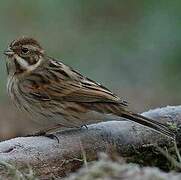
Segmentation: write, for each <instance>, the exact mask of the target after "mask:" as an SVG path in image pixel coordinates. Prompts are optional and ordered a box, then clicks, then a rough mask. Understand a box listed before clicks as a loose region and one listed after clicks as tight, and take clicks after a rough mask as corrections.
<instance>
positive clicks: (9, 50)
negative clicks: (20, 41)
mask: <svg viewBox="0 0 181 180" xmlns="http://www.w3.org/2000/svg"><path fill="white" fill-rule="evenodd" d="M4 54H5V55H6V56H12V55H13V54H14V52H13V51H12V50H11V49H10V48H8V49H7V50H5V51H4Z"/></svg>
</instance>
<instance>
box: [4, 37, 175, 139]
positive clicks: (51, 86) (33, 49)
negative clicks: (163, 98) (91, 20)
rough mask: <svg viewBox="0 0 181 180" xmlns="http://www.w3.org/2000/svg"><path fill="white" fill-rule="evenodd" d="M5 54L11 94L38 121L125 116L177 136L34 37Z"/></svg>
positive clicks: (75, 122) (84, 121)
mask: <svg viewBox="0 0 181 180" xmlns="http://www.w3.org/2000/svg"><path fill="white" fill-rule="evenodd" d="M5 54H6V55H7V56H8V59H7V60H6V66H7V72H8V83H7V89H8V94H9V96H10V97H11V99H12V100H13V102H14V103H15V104H16V105H17V106H18V107H19V108H20V109H23V110H25V111H26V112H28V113H29V114H30V115H31V116H34V119H37V120H38V121H44V120H48V121H49V122H50V121H51V122H52V124H53V123H55V124H58V125H62V126H64V127H81V126H83V125H88V124H93V123H97V122H101V121H106V120H109V119H110V116H114V117H116V118H117V120H119V119H118V117H124V118H127V119H129V120H132V121H134V122H137V123H139V124H142V125H144V126H147V127H149V128H152V129H154V130H156V131H158V132H160V133H163V134H165V135H167V136H169V137H171V138H174V134H173V133H172V132H171V131H170V130H169V128H168V127H167V126H166V125H163V124H161V123H159V122H157V121H154V120H152V119H149V118H146V117H144V116H141V115H139V114H136V113H133V112H131V111H129V110H128V108H127V103H126V102H125V101H122V100H121V99H120V98H119V97H117V96H116V95H115V94H113V93H112V92H111V91H109V90H108V89H107V88H105V87H104V86H102V85H101V84H98V83H96V82H94V81H92V80H90V79H88V78H87V77H85V76H83V75H81V74H80V73H79V72H77V71H75V70H73V69H72V68H71V67H69V66H67V65H65V64H63V63H61V62H60V61H57V60H55V59H53V58H51V57H49V56H47V55H46V53H45V52H44V50H43V49H42V47H41V46H40V45H39V43H38V42H37V41H36V40H34V39H32V38H24V37H23V38H20V39H17V40H15V41H13V42H12V43H11V44H10V45H9V47H8V49H7V50H6V51H5Z"/></svg>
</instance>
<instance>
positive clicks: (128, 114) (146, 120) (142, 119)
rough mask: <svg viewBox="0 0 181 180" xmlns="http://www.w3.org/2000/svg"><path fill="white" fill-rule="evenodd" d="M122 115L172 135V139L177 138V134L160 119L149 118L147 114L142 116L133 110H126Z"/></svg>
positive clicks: (169, 135)
mask: <svg viewBox="0 0 181 180" xmlns="http://www.w3.org/2000/svg"><path fill="white" fill-rule="evenodd" d="M121 116H122V117H124V118H126V119H130V120H132V121H134V122H136V123H139V124H142V125H144V126H147V127H149V128H151V129H153V130H156V131H157V132H159V133H162V134H164V135H166V136H168V137H170V138H171V139H175V134H174V133H173V132H172V131H171V130H170V129H169V127H168V126H167V125H165V124H162V123H160V122H158V121H154V120H152V119H150V118H147V117H145V116H142V115H140V114H135V113H132V112H125V113H123V114H122V115H121Z"/></svg>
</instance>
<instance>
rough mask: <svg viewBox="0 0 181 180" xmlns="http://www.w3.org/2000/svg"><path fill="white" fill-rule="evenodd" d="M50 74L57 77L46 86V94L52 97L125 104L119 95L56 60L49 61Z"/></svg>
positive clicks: (73, 100)
mask: <svg viewBox="0 0 181 180" xmlns="http://www.w3.org/2000/svg"><path fill="white" fill-rule="evenodd" d="M49 71H51V74H52V76H54V77H56V79H57V77H59V78H58V81H56V82H52V83H51V86H49V87H48V89H47V90H48V94H49V95H50V96H51V97H52V94H53V97H52V98H56V99H63V100H65V101H72V102H112V103H119V104H122V105H124V106H126V105H127V103H126V102H125V101H121V99H120V98H119V97H117V96H116V95H114V94H113V93H112V92H111V91H110V90H108V89H107V88H105V87H104V86H102V85H101V84H99V83H97V82H95V81H92V80H91V79H88V78H87V77H85V76H82V75H81V74H80V73H79V72H77V71H75V70H73V69H72V68H70V67H68V66H66V65H64V64H62V63H60V62H57V61H50V68H49Z"/></svg>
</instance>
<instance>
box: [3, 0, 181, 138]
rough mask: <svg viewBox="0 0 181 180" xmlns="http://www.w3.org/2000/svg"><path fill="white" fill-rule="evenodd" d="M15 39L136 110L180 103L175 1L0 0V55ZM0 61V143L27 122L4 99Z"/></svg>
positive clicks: (179, 10)
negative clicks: (29, 40)
mask: <svg viewBox="0 0 181 180" xmlns="http://www.w3.org/2000/svg"><path fill="white" fill-rule="evenodd" d="M23 35H25V36H31V37H34V38H36V39H37V40H39V41H40V42H41V44H42V46H43V47H44V48H45V49H46V52H47V53H48V54H49V55H50V56H53V57H55V58H59V59H60V60H62V61H63V62H64V63H66V64H68V65H70V66H72V67H74V68H75V69H77V70H79V71H81V72H82V73H83V74H84V75H86V76H89V77H90V78H92V79H94V80H97V81H98V82H101V83H102V84H104V85H105V86H107V87H108V88H109V89H111V90H113V91H114V92H115V93H117V94H118V95H119V96H121V97H123V99H125V100H127V101H128V102H130V107H131V108H132V109H133V110H135V111H137V112H142V111H146V110H149V109H150V108H156V107H160V106H165V105H177V104H179V103H180V101H181V95H180V91H181V83H180V80H181V71H180V67H181V51H180V48H181V1H180V0H174V1H170V0H137V1H135V0H100V1H97V0H31V1H24V0H14V1H12V0H6V1H0V53H1V54H2V53H3V50H4V49H5V48H6V47H7V45H8V43H10V42H11V41H12V40H13V39H15V38H17V37H19V36H23ZM0 58H1V61H0V63H1V65H0V77H1V80H0V115H1V116H0V127H1V129H0V138H8V137H12V136H15V135H19V134H23V133H24V132H26V131H27V130H26V129H28V130H29V129H31V128H30V127H34V126H35V125H34V126H32V124H31V123H27V121H26V119H27V118H26V117H24V116H23V115H22V114H21V113H18V112H16V111H15V110H14V107H13V105H12V104H11V103H10V100H9V99H8V98H7V94H6V70H5V61H4V56H3V55H1V56H0ZM17 121H18V123H17ZM20 124H21V126H20ZM25 124H26V125H25ZM17 125H18V126H17ZM25 127H27V128H25Z"/></svg>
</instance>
